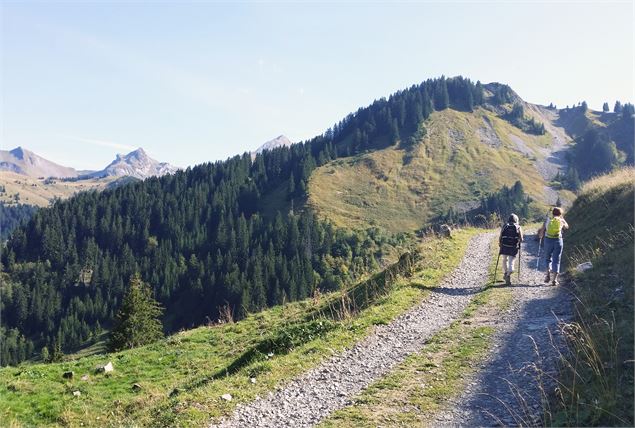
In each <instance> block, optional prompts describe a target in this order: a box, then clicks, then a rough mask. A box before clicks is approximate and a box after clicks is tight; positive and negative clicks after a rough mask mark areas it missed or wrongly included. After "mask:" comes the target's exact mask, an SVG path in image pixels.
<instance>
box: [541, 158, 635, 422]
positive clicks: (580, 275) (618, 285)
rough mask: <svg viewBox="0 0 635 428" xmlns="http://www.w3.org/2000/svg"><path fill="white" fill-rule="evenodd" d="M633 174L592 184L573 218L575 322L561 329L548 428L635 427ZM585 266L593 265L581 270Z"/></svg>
mask: <svg viewBox="0 0 635 428" xmlns="http://www.w3.org/2000/svg"><path fill="white" fill-rule="evenodd" d="M634 177H635V170H633V169H632V168H630V169H622V170H619V171H616V172H614V173H612V174H609V175H607V176H603V177H599V178H597V179H595V180H593V181H591V182H589V183H587V184H586V185H585V186H584V187H583V189H582V192H581V194H580V196H579V197H578V199H577V200H576V201H575V202H574V204H573V206H572V207H571V209H570V211H569V213H568V215H567V221H568V222H569V224H570V226H571V232H570V233H569V234H568V235H565V261H566V263H567V266H568V273H569V274H570V275H571V279H572V283H573V284H574V286H575V289H574V291H575V293H576V295H577V302H576V307H575V313H576V319H575V320H574V321H573V322H571V323H568V324H565V325H563V327H562V332H563V334H564V337H565V339H566V345H567V347H566V350H565V352H563V353H562V355H561V368H560V374H559V377H558V379H557V382H558V389H557V394H556V395H555V396H554V397H551V398H552V410H551V412H550V413H549V414H548V415H547V420H546V423H547V424H550V425H554V426H633V424H634V416H633V410H634V409H633V400H634V397H633V390H634V383H633V357H634V355H633V354H634V352H633V346H634V343H633V334H634V330H633V309H634V308H633V297H634V296H633V283H634V281H635V278H634V275H633V269H634V266H633V253H634V251H635V248H634V244H633V234H634V232H635V230H634V229H633V216H634V210H633V205H634V203H635V194H634V190H633V186H634V181H633V178H634ZM587 261H590V262H591V263H592V264H593V268H591V269H589V270H587V271H584V272H578V271H576V270H575V267H576V266H577V265H578V264H580V263H583V262H587Z"/></svg>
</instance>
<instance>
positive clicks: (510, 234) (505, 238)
mask: <svg viewBox="0 0 635 428" xmlns="http://www.w3.org/2000/svg"><path fill="white" fill-rule="evenodd" d="M519 241H520V226H518V225H517V224H515V223H507V224H506V225H505V226H504V227H503V232H502V234H501V245H502V246H503V247H511V248H518V242H519Z"/></svg>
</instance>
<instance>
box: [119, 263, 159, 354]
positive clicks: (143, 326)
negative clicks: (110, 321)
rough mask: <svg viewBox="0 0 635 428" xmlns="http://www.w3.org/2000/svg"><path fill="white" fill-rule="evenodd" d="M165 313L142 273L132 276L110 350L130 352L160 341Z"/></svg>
mask: <svg viewBox="0 0 635 428" xmlns="http://www.w3.org/2000/svg"><path fill="white" fill-rule="evenodd" d="M162 313H163V309H162V308H161V306H160V305H159V303H158V302H157V301H156V300H154V298H153V297H152V294H151V290H150V287H148V285H147V284H145V283H144V282H143V281H142V280H141V276H140V275H139V274H135V275H133V276H132V277H131V278H130V288H129V290H128V293H127V294H126V295H125V296H124V298H123V302H122V304H121V308H120V309H119V312H118V313H117V316H116V319H115V325H114V328H113V329H112V331H111V333H110V342H109V348H110V350H111V351H119V350H122V349H131V348H134V347H137V346H141V345H145V344H147V343H151V342H154V341H156V340H158V339H161V338H162V337H163V326H162V325H161V321H160V319H159V317H160V316H161V314H162Z"/></svg>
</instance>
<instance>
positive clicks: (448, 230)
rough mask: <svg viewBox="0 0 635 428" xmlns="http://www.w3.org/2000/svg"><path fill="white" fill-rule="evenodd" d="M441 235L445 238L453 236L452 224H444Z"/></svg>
mask: <svg viewBox="0 0 635 428" xmlns="http://www.w3.org/2000/svg"><path fill="white" fill-rule="evenodd" d="M441 236H443V237H445V238H451V237H452V228H451V227H450V226H448V225H447V224H442V225H441Z"/></svg>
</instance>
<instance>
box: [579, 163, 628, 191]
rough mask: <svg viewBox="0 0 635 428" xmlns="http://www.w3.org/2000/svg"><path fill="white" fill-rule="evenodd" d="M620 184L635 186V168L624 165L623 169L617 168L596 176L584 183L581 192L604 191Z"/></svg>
mask: <svg viewBox="0 0 635 428" xmlns="http://www.w3.org/2000/svg"><path fill="white" fill-rule="evenodd" d="M618 186H624V187H628V186H630V187H631V188H633V187H634V186H635V168H633V167H624V168H621V169H617V170H615V171H613V172H611V173H610V174H607V175H602V176H600V177H596V178H594V179H593V180H591V181H588V182H586V183H585V184H584V186H583V187H582V192H581V193H582V194H593V193H602V192H606V191H607V190H609V189H611V188H615V187H618Z"/></svg>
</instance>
